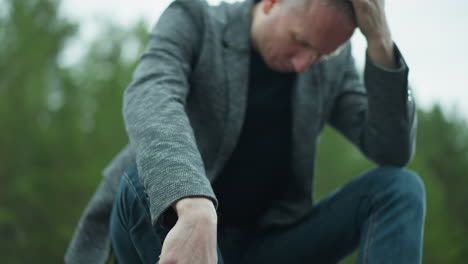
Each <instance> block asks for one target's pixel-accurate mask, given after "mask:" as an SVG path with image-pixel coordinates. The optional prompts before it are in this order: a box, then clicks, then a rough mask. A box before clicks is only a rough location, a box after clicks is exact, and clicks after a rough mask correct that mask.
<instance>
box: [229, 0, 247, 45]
mask: <svg viewBox="0 0 468 264" xmlns="http://www.w3.org/2000/svg"><path fill="white" fill-rule="evenodd" d="M232 5H234V6H233V8H229V9H228V10H229V12H228V14H227V23H226V30H225V32H224V37H223V44H224V46H225V47H228V48H232V49H236V50H240V51H248V50H250V48H251V43H250V27H251V23H252V8H253V6H254V0H245V1H243V2H241V3H235V4H232ZM246 32H247V33H248V34H246Z"/></svg>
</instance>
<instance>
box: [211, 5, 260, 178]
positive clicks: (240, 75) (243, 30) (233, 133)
mask: <svg viewBox="0 0 468 264" xmlns="http://www.w3.org/2000/svg"><path fill="white" fill-rule="evenodd" d="M234 5H237V6H236V7H235V8H232V9H231V8H230V9H229V11H230V12H229V14H228V17H227V23H226V29H225V31H224V36H223V49H224V50H223V55H224V56H223V57H224V58H223V59H224V65H223V66H224V70H225V76H226V87H227V93H226V96H227V98H226V99H227V100H226V101H227V102H228V105H227V107H228V109H227V110H228V111H227V116H226V120H225V124H226V125H225V130H224V140H223V141H222V146H221V150H220V152H221V153H220V155H219V158H220V160H219V162H218V165H219V166H218V169H220V168H222V167H223V166H224V163H225V162H226V160H227V159H228V158H229V156H230V155H231V153H232V151H233V150H234V147H235V145H236V143H237V140H238V138H239V135H240V132H241V128H242V124H243V121H244V116H245V110H246V104H247V92H248V85H249V66H250V49H251V44H250V24H251V9H252V6H253V4H252V1H251V0H246V1H244V2H242V3H237V4H234Z"/></svg>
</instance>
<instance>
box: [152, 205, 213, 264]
mask: <svg viewBox="0 0 468 264" xmlns="http://www.w3.org/2000/svg"><path fill="white" fill-rule="evenodd" d="M173 208H174V209H175V211H176V212H177V215H178V220H177V223H176V224H175V225H174V227H173V228H172V229H171V230H170V231H169V233H168V234H167V236H166V239H165V240H164V243H163V247H162V250H161V256H160V259H159V264H172V263H178V264H189V263H191V264H216V263H217V262H218V253H217V239H216V237H217V233H216V232H217V215H216V210H215V207H214V205H213V202H212V201H211V200H210V199H208V198H201V197H191V198H184V199H181V200H179V201H177V202H176V203H174V205H173Z"/></svg>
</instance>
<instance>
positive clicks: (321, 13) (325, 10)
mask: <svg viewBox="0 0 468 264" xmlns="http://www.w3.org/2000/svg"><path fill="white" fill-rule="evenodd" d="M294 18H295V19H293V20H292V21H293V23H292V24H291V27H292V29H291V30H293V31H294V32H295V33H296V34H298V35H299V36H300V37H301V38H302V40H304V41H307V42H308V43H309V44H311V45H312V46H313V47H315V48H317V49H318V50H320V51H321V52H323V53H330V52H333V51H334V50H335V49H336V48H338V47H339V46H341V45H342V44H343V43H345V42H346V41H347V40H348V39H349V38H350V37H351V35H352V33H353V32H354V26H353V25H352V24H350V23H349V22H348V21H347V20H346V18H345V16H344V15H342V14H341V13H340V12H339V11H338V10H337V9H335V8H333V7H331V6H327V5H325V4H323V3H322V2H321V1H312V2H311V4H310V5H309V6H308V7H307V8H306V9H305V10H303V11H300V12H296V13H295V16H294Z"/></svg>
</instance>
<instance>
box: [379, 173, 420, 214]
mask: <svg viewBox="0 0 468 264" xmlns="http://www.w3.org/2000/svg"><path fill="white" fill-rule="evenodd" d="M381 170H383V175H385V176H384V177H386V182H387V185H386V187H385V188H386V189H387V191H389V192H390V195H391V196H393V198H395V199H397V200H398V201H400V202H403V203H406V204H408V205H409V206H411V207H415V208H420V209H422V211H423V213H424V212H425V210H426V191H425V187H424V182H423V180H422V179H421V177H420V176H419V175H418V174H417V173H416V172H414V171H411V170H408V169H405V168H398V167H382V168H381Z"/></svg>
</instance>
